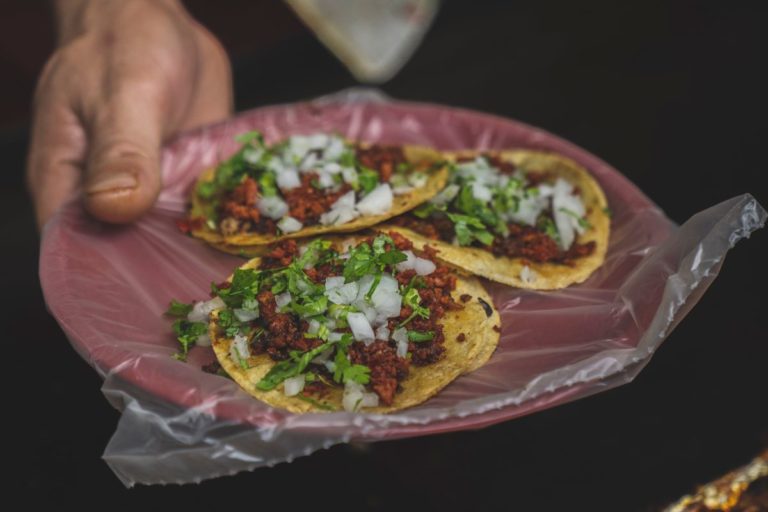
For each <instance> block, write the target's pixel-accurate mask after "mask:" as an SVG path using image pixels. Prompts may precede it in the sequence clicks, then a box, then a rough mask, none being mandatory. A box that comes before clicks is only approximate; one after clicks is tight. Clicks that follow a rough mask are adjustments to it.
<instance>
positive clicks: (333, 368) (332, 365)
mask: <svg viewBox="0 0 768 512" xmlns="http://www.w3.org/2000/svg"><path fill="white" fill-rule="evenodd" d="M323 365H324V366H325V369H326V370H328V371H329V372H331V373H333V372H335V371H336V363H334V362H333V361H326V362H324V363H323Z"/></svg>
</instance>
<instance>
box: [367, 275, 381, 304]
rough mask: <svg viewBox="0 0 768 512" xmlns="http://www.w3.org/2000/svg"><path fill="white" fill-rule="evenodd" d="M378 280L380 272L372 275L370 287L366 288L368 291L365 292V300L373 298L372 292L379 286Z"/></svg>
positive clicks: (369, 300)
mask: <svg viewBox="0 0 768 512" xmlns="http://www.w3.org/2000/svg"><path fill="white" fill-rule="evenodd" d="M380 282H381V273H379V274H376V275H375V276H373V282H372V283H371V287H370V288H368V292H367V293H366V294H365V300H367V301H368V302H371V299H372V298H373V294H374V292H375V291H376V288H378V287H379V283H380Z"/></svg>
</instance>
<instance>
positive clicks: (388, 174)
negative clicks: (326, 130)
mask: <svg viewBox="0 0 768 512" xmlns="http://www.w3.org/2000/svg"><path fill="white" fill-rule="evenodd" d="M238 141H240V142H241V143H242V144H243V146H242V148H241V149H240V150H239V151H238V152H237V153H235V154H234V155H233V156H232V157H231V158H229V159H228V160H226V161H224V162H223V163H221V164H220V165H218V166H217V167H216V168H215V169H209V170H207V171H205V172H204V173H203V174H202V175H201V176H200V178H199V179H198V182H197V184H196V186H195V188H194V191H193V193H192V199H191V209H190V213H189V216H188V218H187V220H186V221H185V222H183V223H181V227H182V230H184V231H187V232H189V233H190V234H191V235H192V236H195V237H197V238H200V239H202V240H205V241H206V242H208V243H210V244H211V245H213V246H214V247H217V248H220V249H225V248H229V251H228V252H242V251H239V250H237V248H239V247H243V248H245V249H243V251H245V252H247V253H249V254H258V253H259V252H261V249H263V246H264V245H266V244H270V243H274V242H277V241H280V240H284V239H288V238H301V237H307V236H314V235H318V234H323V233H333V232H349V231H357V230H360V229H362V228H365V227H368V226H372V225H374V224H377V223H379V222H382V221H384V220H387V219H389V218H391V217H394V216H395V215H399V214H401V213H404V212H406V211H408V210H410V209H412V208H414V207H416V206H418V205H419V204H421V203H423V202H424V201H426V200H428V199H429V198H431V197H432V196H434V195H435V194H436V193H437V192H439V191H440V189H441V188H442V187H443V186H444V185H445V180H446V179H447V169H446V168H445V165H444V164H443V163H442V157H441V155H440V154H439V153H437V152H435V151H433V150H430V149H427V148H422V147H415V146H382V145H371V144H364V143H357V144H353V143H350V142H347V141H345V140H344V139H343V138H341V137H338V136H335V135H326V134H314V135H308V136H303V135H295V136H292V137H289V138H287V139H285V140H283V141H281V142H278V143H275V144H271V145H268V144H266V143H265V142H264V139H263V137H262V136H261V134H260V133H258V132H250V133H247V134H245V135H242V136H240V137H239V138H238ZM233 248H234V249H233Z"/></svg>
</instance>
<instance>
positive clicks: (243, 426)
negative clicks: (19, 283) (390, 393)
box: [40, 90, 766, 486]
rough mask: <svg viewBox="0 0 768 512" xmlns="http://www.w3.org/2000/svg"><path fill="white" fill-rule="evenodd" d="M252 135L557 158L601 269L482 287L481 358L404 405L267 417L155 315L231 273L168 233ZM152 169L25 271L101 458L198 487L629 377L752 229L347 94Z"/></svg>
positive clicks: (60, 233)
mask: <svg viewBox="0 0 768 512" xmlns="http://www.w3.org/2000/svg"><path fill="white" fill-rule="evenodd" d="M251 129H258V130H261V131H262V132H263V133H264V134H265V136H266V137H267V139H268V140H276V139H280V138H282V137H285V136H287V135H290V134H294V133H312V132H316V131H337V132H340V133H342V134H343V135H345V136H347V137H349V138H352V139H362V140H368V141H383V142H391V143H411V144H424V145H432V146H435V147H437V148H440V149H454V150H455V149H464V148H475V149H493V148H510V147H526V148H533V149H541V150H551V151H555V152H558V153H561V154H563V155H566V156H568V157H570V158H572V159H574V160H576V161H577V162H579V163H581V164H582V165H583V166H585V167H586V168H588V169H589V170H590V171H591V172H592V173H593V175H594V176H595V177H596V178H597V179H598V181H599V182H600V183H601V185H602V186H603V188H604V190H605V192H606V195H607V197H608V201H609V205H610V208H611V210H612V211H613V219H612V226H611V240H610V246H609V250H608V254H607V258H606V261H605V264H604V265H603V266H602V267H601V268H600V269H598V271H597V272H595V274H594V275H593V276H591V277H590V278H589V280H587V281H586V282H585V283H583V284H581V285H578V286H573V287H570V288H568V289H565V290H562V291H558V292H531V291H521V290H517V289H513V288H509V287H505V286H502V285H497V284H493V283H486V285H487V286H488V288H489V291H490V292H491V293H492V295H493V298H494V301H495V303H496V306H497V307H498V308H499V310H500V312H501V317H502V334H501V340H500V343H499V346H498V349H497V351H496V353H495V354H494V355H493V357H492V358H491V360H490V361H489V362H488V364H486V365H485V366H484V367H482V368H480V369H479V370H477V371H475V372H473V373H471V374H469V375H465V376H462V377H460V378H459V379H457V380H456V381H455V382H453V383H452V384H451V385H449V386H448V387H447V388H445V389H444V390H443V391H442V392H440V393H439V394H438V395H437V396H435V397H434V398H432V399H430V400H428V401H427V402H426V403H424V404H422V405H420V406H418V407H414V408H412V409H407V410H404V411H401V412H398V413H394V414H390V415H374V414H350V413H346V412H334V413H324V414H305V415H295V414H290V413H287V412H285V411H282V410H277V409H271V408H270V407H268V406H266V405H264V404H263V403H261V402H259V401H257V400H255V399H253V398H251V397H250V396H249V395H247V394H246V393H245V392H243V391H241V390H240V389H239V388H238V386H237V385H236V384H235V383H234V382H232V381H230V380H228V379H226V378H223V377H219V376H216V375H211V374H208V373H204V372H202V371H201V370H200V367H201V365H202V364H205V363H207V362H210V361H211V360H212V359H213V355H212V351H211V350H210V349H209V348H203V347H196V348H195V349H193V351H192V352H191V354H190V358H189V363H182V362H179V361H176V360H175V359H173V358H172V357H171V355H172V354H173V353H174V352H175V351H176V350H177V343H176V341H175V340H174V337H173V335H172V334H171V331H170V322H169V321H168V319H166V318H164V317H163V316H162V313H163V311H164V310H165V309H166V307H167V304H168V302H169V300H170V299H171V298H176V299H180V300H184V301H189V300H195V299H197V300H199V299H201V298H203V297H206V296H207V293H208V291H209V285H210V282H212V281H220V280H222V279H223V278H224V277H225V276H227V275H228V274H229V273H230V272H231V271H232V270H233V269H234V267H235V266H237V265H238V264H240V263H241V262H242V260H240V259H238V258H236V257H233V256H228V255H225V254H222V253H219V252H217V251H215V250H213V249H210V248H208V247H206V246H205V245H203V244H202V243H201V242H199V241H197V240H194V239H192V238H188V237H185V236H184V235H182V234H181V233H180V232H179V230H178V229H177V227H176V224H175V220H176V219H179V218H181V217H182V216H183V213H184V208H185V202H186V198H187V195H188V193H189V189H190V186H191V185H192V183H193V181H194V180H195V178H196V176H197V175H198V173H199V172H200V171H201V170H203V169H205V168H207V167H210V166H212V165H215V164H216V162H218V161H220V160H221V159H223V158H226V157H227V156H228V155H229V154H231V153H232V152H234V151H235V150H236V149H237V147H238V144H237V143H236V142H235V141H234V140H233V137H234V135H236V134H238V133H241V132H243V131H246V130H251ZM162 168H163V179H164V183H165V187H164V190H163V192H162V193H161V195H160V198H159V200H158V202H157V205H156V206H155V208H154V209H153V210H152V211H151V212H150V213H149V214H148V215H147V216H146V217H144V218H143V219H142V220H141V221H140V222H138V223H136V224H134V225H132V226H125V227H113V226H105V225H102V224H99V223H97V222H95V221H92V220H91V219H89V218H88V217H87V216H86V215H85V214H84V213H83V211H82V209H81V208H80V206H79V205H78V204H71V205H69V206H67V207H66V208H65V209H63V210H62V211H61V212H60V213H59V214H58V215H57V216H56V217H55V218H54V219H53V221H52V222H51V223H50V224H49V226H48V227H47V229H46V231H45V234H44V238H43V246H42V255H41V263H40V273H41V281H42V285H43V291H44V294H45V299H46V302H47V304H48V306H49V308H50V310H51V312H52V313H53V315H54V316H55V317H56V319H57V320H58V322H59V323H60V325H61V326H62V328H63V329H64V331H65V333H66V334H67V336H68V338H69V339H70V341H71V342H72V344H73V346H74V347H75V348H76V349H77V350H78V351H79V353H80V354H81V356H82V357H83V358H85V359H86V360H87V361H88V362H89V363H90V364H91V365H92V366H93V367H94V368H95V369H96V370H97V371H98V372H99V373H100V374H101V375H102V376H103V377H104V379H105V380H104V386H103V392H104V394H105V395H106V396H107V398H108V399H109V400H110V401H111V403H112V404H113V405H114V406H115V407H117V408H118V409H120V410H122V417H121V419H120V422H119V425H118V428H117V431H116V432H115V434H114V436H113V437H112V439H111V441H110V443H109V445H108V446H107V448H106V451H105V453H104V458H105V460H106V461H107V463H108V464H109V465H110V467H111V468H112V469H113V470H114V471H115V473H116V474H117V475H118V477H119V478H120V479H121V480H122V481H123V482H124V483H125V484H126V485H128V486H130V485H133V484H134V483H137V482H138V483H147V484H151V483H171V482H174V483H184V482H193V481H194V482H199V481H201V480H203V479H206V478H212V477H215V476H219V475H224V474H232V473H236V472H238V471H242V470H246V469H252V468H255V467H258V466H264V465H272V464H276V463H278V462H284V461H290V460H292V459H293V458H295V457H298V456H302V455H307V454H310V453H312V452H313V451H315V450H318V449H320V448H327V447H330V446H332V445H334V444H337V443H343V442H348V441H351V440H356V441H374V440H379V439H393V438H402V437H409V436H418V435H425V434H434V433H439V432H448V431H455V430H461V429H469V428H480V427H484V426H487V425H491V424H494V423H498V422H500V421H504V420H508V419H511V418H515V417H518V416H521V415H524V414H529V413H531V412H534V411H537V410H541V409H545V408H548V407H553V406H556V405H559V404H562V403H565V402H568V401H571V400H575V399H577V398H581V397H584V396H587V395H590V394H593V393H596V392H598V391H603V390H606V389H610V388H612V387H615V386H618V385H620V384H623V383H626V382H629V381H631V380H632V379H633V378H634V377H635V375H637V373H638V372H639V371H640V370H641V369H642V367H643V366H644V365H645V363H646V362H647V361H648V359H649V358H650V356H651V355H652V354H653V352H654V350H655V349H656V348H657V347H658V346H659V344H660V343H661V342H662V341H663V340H664V339H665V338H666V336H668V335H669V333H670V332H671V330H672V329H673V328H674V327H675V325H676V324H677V323H678V322H679V321H680V320H681V319H682V318H683V317H684V316H685V314H686V313H687V312H688V311H689V310H690V308H691V307H692V306H693V305H694V304H695V303H696V302H697V301H698V299H699V298H700V297H701V294H702V293H703V292H704V291H705V290H706V288H707V287H708V286H709V284H710V283H711V282H712V280H713V279H714V278H715V276H716V275H717V272H718V269H719V267H720V265H721V264H722V262H723V258H724V257H725V254H726V253H727V251H728V250H729V248H730V247H732V246H733V245H734V244H735V243H736V242H737V241H739V240H740V239H742V238H744V237H748V236H749V234H750V233H751V232H752V231H754V230H755V229H757V228H759V227H761V226H762V225H763V224H764V222H765V219H766V212H765V210H763V208H762V207H761V206H760V205H759V204H758V203H757V201H755V199H754V198H752V197H751V196H749V195H744V196H740V197H736V198H733V199H731V200H729V201H726V202H723V203H721V204H719V205H716V206H714V207H712V208H710V209H708V210H705V211H703V212H700V213H698V214H696V215H695V216H693V217H692V218H691V219H690V220H689V221H688V222H686V223H685V224H684V225H683V226H681V227H679V228H678V227H676V226H675V225H674V224H673V223H672V222H670V221H669V220H668V219H667V218H666V217H665V216H664V214H663V213H662V212H661V210H659V209H658V208H657V207H656V206H655V205H654V204H653V203H652V202H651V201H650V200H649V199H648V198H647V197H645V196H644V195H643V194H642V193H641V192H640V191H639V190H638V189H637V188H636V187H635V186H634V185H633V184H632V183H630V182H629V181H628V180H627V179H626V178H624V177H623V176H622V175H621V174H619V173H618V172H617V171H616V170H614V169H612V168H611V167H610V166H608V165H607V164H606V163H604V162H602V161H601V160H599V159H597V158H596V157H594V156H592V155H590V154H588V153H586V152H585V151H583V150H581V149H579V148H577V147H575V146H573V145H572V144H569V143H568V142H565V141H563V140H561V139H559V138H557V137H555V136H553V135H551V134H548V133H546V132H544V131H541V130H539V129H536V128H532V127H530V126H527V125H524V124H521V123H517V122H514V121H510V120H505V119H501V118H498V117H494V116H491V115H487V114H480V113H476V112H470V111H466V110H459V109H453V108H448V107H443V106H436V105H427V104H415V103H404V102H395V101H391V100H388V99H386V98H384V97H382V96H381V95H380V94H378V93H375V92H369V91H364V90H363V91H361V90H350V91H343V92H341V93H338V94H336V95H333V96H329V97H324V98H320V99H318V100H315V101H311V102H306V103H297V104H292V105H281V106H272V107H265V108H261V109H257V110H254V111H251V112H246V113H244V114H242V115H240V116H238V117H236V118H234V119H232V120H230V121H228V122H225V123H222V124H218V125H214V126H211V127H207V128H205V129H201V130H198V131H195V132H192V133H188V134H186V135H183V136H181V137H179V138H178V139H176V140H175V141H173V142H172V143H171V144H170V145H168V147H167V148H166V149H165V150H164V153H163V161H162Z"/></svg>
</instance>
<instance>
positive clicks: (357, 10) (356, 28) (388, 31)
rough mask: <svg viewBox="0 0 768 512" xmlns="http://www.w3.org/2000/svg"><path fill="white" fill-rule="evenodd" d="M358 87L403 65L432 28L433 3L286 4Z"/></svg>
mask: <svg viewBox="0 0 768 512" xmlns="http://www.w3.org/2000/svg"><path fill="white" fill-rule="evenodd" d="M286 1H287V2H288V4H289V5H290V6H291V7H292V8H293V9H294V11H296V14H298V16H299V17H300V18H301V19H302V20H303V21H304V23H306V24H307V26H309V28H311V29H312V31H314V32H315V34H316V35H317V37H318V38H319V39H320V40H321V41H322V42H323V43H324V44H325V45H326V46H327V47H328V48H329V49H330V50H331V51H332V52H333V53H334V54H335V55H336V57H338V58H339V60H341V61H342V62H343V63H344V64H345V65H346V66H347V68H349V70H350V72H351V73H352V74H353V75H354V76H355V78H357V79H358V80H360V81H361V82H368V83H381V82H386V81H387V80H389V79H390V78H392V77H393V76H394V75H395V74H396V73H397V72H398V71H400V68H402V67H403V65H405V63H406V62H407V61H408V59H409V58H410V57H411V55H413V52H414V51H415V50H416V48H417V47H418V45H419V43H420V42H421V40H422V39H423V38H424V34H425V33H426V32H427V30H428V29H429V26H430V25H431V24H432V20H433V19H434V18H435V14H437V9H438V7H439V5H440V3H439V1H438V0H359V1H354V2H350V1H349V0H286Z"/></svg>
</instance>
